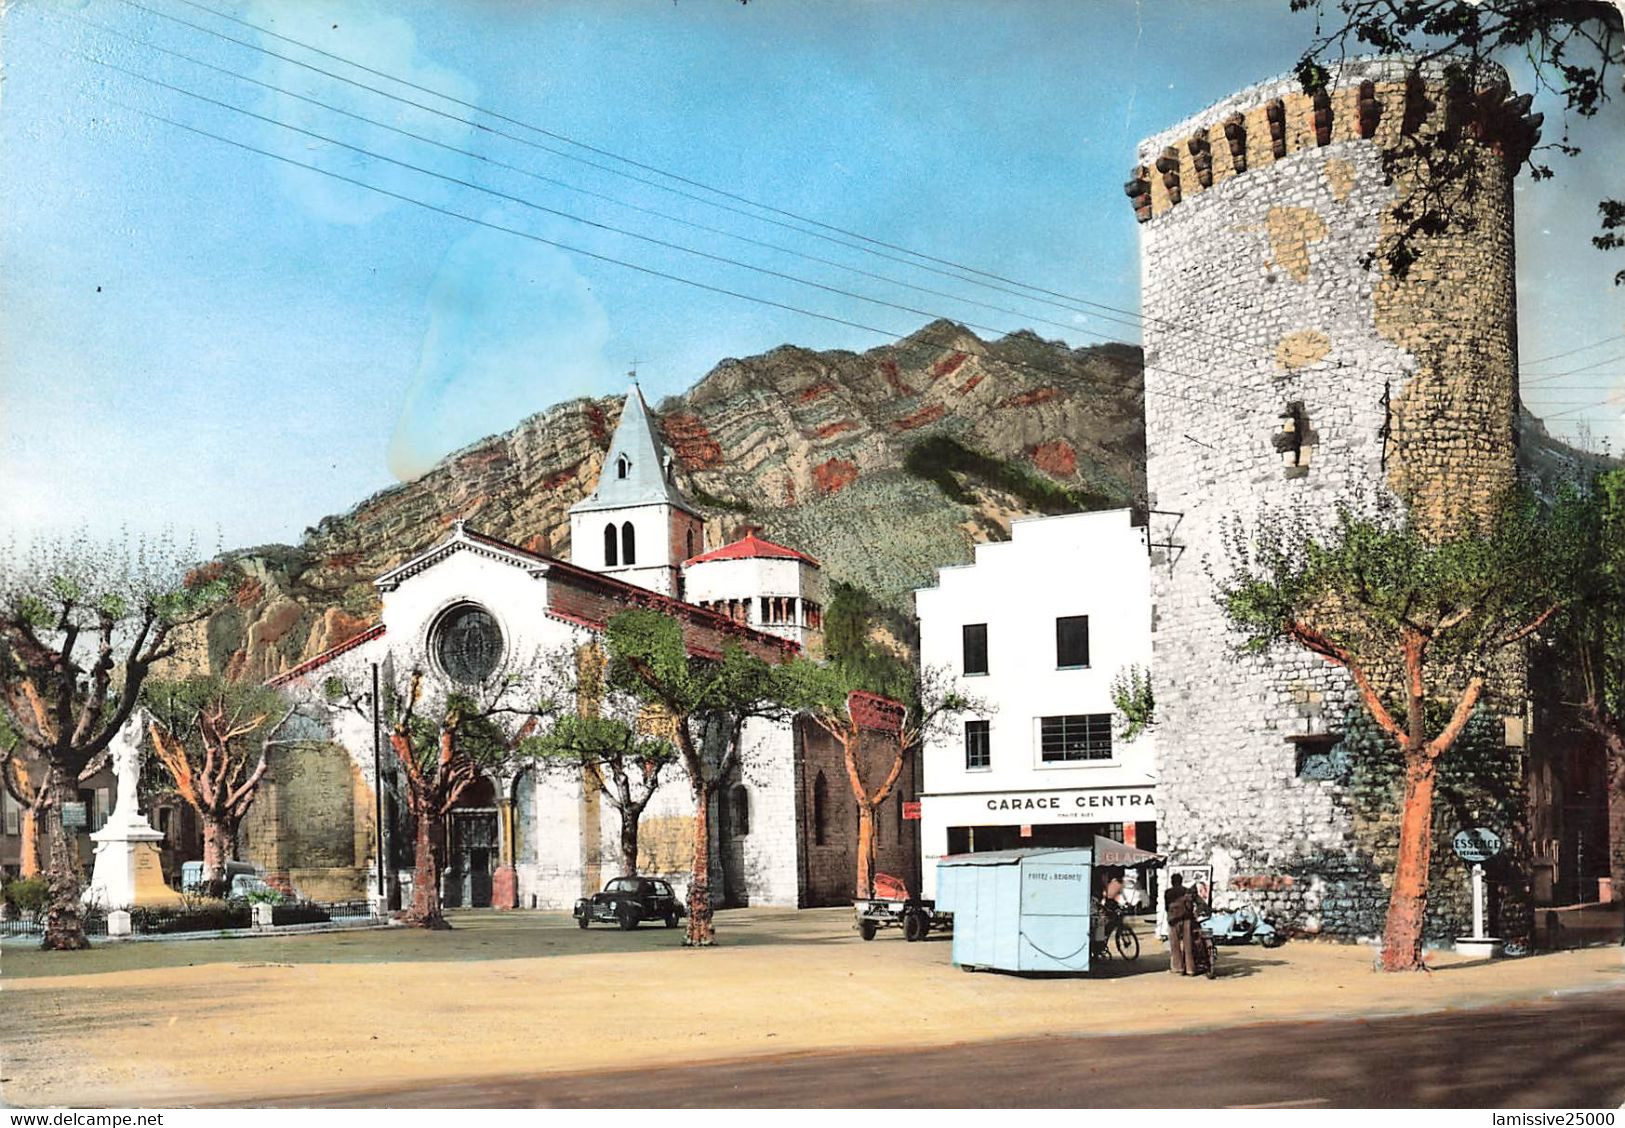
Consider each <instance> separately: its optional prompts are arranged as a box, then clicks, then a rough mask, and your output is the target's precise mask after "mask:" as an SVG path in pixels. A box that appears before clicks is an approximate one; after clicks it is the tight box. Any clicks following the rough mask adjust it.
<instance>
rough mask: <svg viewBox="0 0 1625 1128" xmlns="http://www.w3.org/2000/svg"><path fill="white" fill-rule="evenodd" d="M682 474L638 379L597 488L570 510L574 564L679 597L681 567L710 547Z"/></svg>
mask: <svg viewBox="0 0 1625 1128" xmlns="http://www.w3.org/2000/svg"><path fill="white" fill-rule="evenodd" d="M676 479H677V466H676V462H675V461H674V460H673V459H672V456H671V454H670V453H669V452H668V451H667V450H666V448H665V445H664V444H663V443H661V441H660V438H659V436H658V435H657V434H656V433H655V428H654V421H653V420H652V419H651V418H650V416H649V405H648V403H647V402H646V401H645V400H644V398H643V392H642V390H641V389H640V388H639V387H638V386H637V384H636V383H634V384H633V385H632V390H631V391H629V392H628V393H627V395H626V403H625V404H624V405H623V406H622V408H621V418H620V422H619V423H617V424H616V425H615V434H614V435H613V436H612V437H611V438H610V441H609V451H608V453H606V454H605V455H604V464H603V467H602V468H601V469H600V470H599V472H598V485H597V487H596V488H595V489H594V490H593V492H592V493H591V494H590V495H589V496H587V497H585V498H583V499H582V500H580V501H578V502H576V504H575V505H573V506H571V507H570V559H571V561H572V562H573V563H576V564H580V565H582V566H584V567H588V568H593V569H596V570H597V571H601V572H608V573H610V574H613V575H614V576H615V577H616V578H617V579H622V580H625V581H626V582H627V583H633V584H637V585H638V586H640V587H646V588H649V589H651V590H653V591H658V592H662V593H664V594H666V595H680V594H681V592H680V590H679V588H680V573H679V567H678V566H679V565H680V564H681V563H682V562H683V561H684V560H686V559H688V558H689V557H690V556H693V555H694V554H695V552H696V551H700V550H702V549H703V548H704V523H703V517H702V515H701V514H700V512H699V511H698V510H697V509H695V508H694V506H693V504H692V503H690V502H689V500H688V499H687V498H685V497H684V496H683V494H682V491H680V490H679V489H678V488H677V480H676ZM696 545H698V546H699V548H695V547H694V546H696Z"/></svg>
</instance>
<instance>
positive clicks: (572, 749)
mask: <svg viewBox="0 0 1625 1128" xmlns="http://www.w3.org/2000/svg"><path fill="white" fill-rule="evenodd" d="M520 752H521V753H522V754H524V755H526V756H532V757H535V758H537V759H540V760H549V761H554V762H561V763H567V764H579V765H582V766H586V767H591V766H595V765H610V764H618V765H637V766H639V767H644V766H647V767H648V768H654V767H656V766H658V765H664V764H669V763H671V762H672V760H674V759H675V758H676V756H677V751H676V749H674V748H673V747H672V745H671V741H669V740H662V739H660V738H658V737H649V736H644V735H642V734H641V733H639V732H638V729H637V726H636V725H635V724H632V723H629V722H627V721H625V720H622V719H620V718H618V717H579V716H573V715H571V716H563V717H560V718H559V719H558V720H556V721H554V722H553V725H552V727H551V728H549V729H548V730H547V731H546V732H544V733H542V734H541V735H540V736H535V737H531V738H530V739H528V740H526V741H525V742H524V743H523V744H522V745H521V746H520Z"/></svg>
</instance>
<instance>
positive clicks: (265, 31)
mask: <svg viewBox="0 0 1625 1128" xmlns="http://www.w3.org/2000/svg"><path fill="white" fill-rule="evenodd" d="M179 2H180V3H183V4H186V5H187V6H188V7H191V8H195V9H197V10H198V11H202V12H208V13H210V14H211V15H214V16H217V17H219V18H221V19H224V20H228V21H230V22H232V23H235V24H238V25H240V26H243V27H247V28H250V29H252V30H254V31H257V32H259V33H260V34H262V35H267V36H270V37H271V38H273V39H277V40H280V41H282V42H284V43H291V44H293V45H294V46H296V47H300V48H302V49H304V50H306V51H310V52H312V53H314V54H317V55H320V56H323V57H324V58H329V59H333V60H335V61H336V62H341V63H344V64H345V65H347V66H351V67H355V68H356V69H357V70H360V71H363V72H366V73H368V74H373V75H377V76H378V77H380V78H385V79H388V80H389V81H391V82H395V83H398V84H400V85H402V86H405V87H408V88H409V89H413V90H418V91H420V92H422V93H425V94H429V95H432V96H434V97H436V98H441V99H443V100H444V101H447V102H450V103H451V104H453V105H458V106H462V107H464V108H466V109H469V110H472V111H474V112H476V113H481V114H485V115H486V116H488V117H493V118H496V119H497V120H499V121H504V122H508V123H510V124H513V125H517V126H519V127H520V128H523V129H528V130H530V131H532V132H533V133H537V134H540V135H541V136H544V137H551V138H554V139H556V140H559V141H562V142H564V143H566V144H569V145H574V146H576V147H578V148H581V149H585V150H587V151H589V152H593V153H598V154H600V155H603V156H607V157H609V158H611V159H613V160H617V161H621V162H622V163H624V164H627V165H630V166H632V167H634V168H641V169H644V170H647V171H650V172H654V173H656V174H657V175H660V176H665V177H668V178H670V179H673V180H676V181H678V182H680V183H685V184H690V185H692V186H695V187H699V188H701V189H703V190H705V191H708V192H713V193H716V194H718V195H721V196H724V197H726V198H729V199H736V200H739V201H740V202H742V203H747V204H750V205H751V206H752V207H757V208H761V209H763V210H766V211H769V212H773V213H775V214H778V215H784V216H787V217H789V218H792V219H796V220H798V221H800V222H803V223H811V224H813V225H814V226H815V227H821V228H823V229H824V230H826V231H834V232H838V233H840V234H844V235H851V236H852V237H853V238H856V239H861V240H863V241H864V242H866V243H869V244H872V246H864V245H862V244H859V243H852V242H849V241H847V240H845V239H838V238H835V237H833V236H831V235H826V234H823V233H821V232H819V231H811V230H808V229H806V228H804V227H797V226H795V225H794V224H789V223H785V222H782V221H780V220H776V219H773V218H771V217H770V216H762V215H756V214H754V213H752V212H748V211H744V210H742V209H740V208H737V207H734V206H731V205H728V204H724V203H721V202H719V201H717V200H713V199H707V198H705V197H703V196H697V195H695V194H693V193H691V192H686V191H683V190H682V189H679V188H674V187H672V186H671V185H669V184H662V183H660V182H659V181H654V180H649V179H648V178H646V177H642V176H638V175H635V174H633V173H629V172H626V171H625V170H623V169H617V168H612V167H610V166H607V165H603V164H600V163H598V162H596V161H592V160H587V159H585V158H583V157H579V156H577V155H575V154H573V153H568V152H565V151H563V150H560V149H557V148H554V147H552V146H550V145H544V144H540V143H538V142H536V141H533V140H531V139H529V138H525V137H520V136H517V135H516V134H513V133H509V132H507V131H505V130H501V129H496V128H494V127H492V126H489V125H486V124H484V123H483V122H478V121H473V120H471V119H469V118H465V117H460V116H458V115H457V114H453V113H448V112H446V111H445V110H441V109H437V108H436V107H433V106H426V105H424V104H423V103H421V102H417V101H414V100H413V99H411V98H405V97H402V96H401V95H398V94H392V93H390V92H389V91H387V90H380V89H379V88H378V87H376V86H370V85H368V84H367V83H364V82H359V81H357V80H356V79H353V78H348V77H346V76H344V75H340V74H335V73H334V72H332V71H329V70H324V69H323V68H321V67H318V66H315V65H314V64H311V63H308V62H305V61H303V60H300V59H295V58H292V57H290V56H288V55H284V54H281V53H279V52H276V51H272V50H271V49H269V48H267V47H262V46H260V45H259V44H257V43H250V42H248V41H246V40H242V39H237V38H235V37H233V36H230V35H226V34H225V33H223V32H220V31H216V30H214V29H213V28H209V27H204V26H203V25H201V24H196V23H193V22H191V21H190V20H184V19H181V18H180V17H179V16H174V15H170V14H169V13H167V12H162V11H159V10H158V9H155V8H149V7H147V6H146V5H144V4H140V3H137V2H136V0H120V3H123V4H125V5H127V6H128V7H131V8H135V9H137V10H138V11H142V12H146V13H148V14H150V15H154V16H157V17H158V18H160V19H164V20H169V21H170V22H172V23H176V24H179V25H181V26H182V27H188V28H191V29H192V30H194V31H199V32H202V33H203V34H205V35H210V36H213V37H215V38H217V39H220V40H223V41H225V42H227V43H234V44H236V45H238V46H240V47H245V48H247V49H248V50H251V51H257V52H259V53H261V54H265V55H269V56H270V57H272V58H275V59H281V60H282V61H284V62H288V63H292V64H293V65H294V66H297V67H302V68H304V69H306V70H309V71H312V72H314V73H316V74H320V75H323V76H325V77H327V78H331V79H333V80H335V81H338V82H343V83H347V84H349V85H351V86H355V87H357V88H358V89H361V90H366V91H369V92H370V93H373V94H376V95H378V96H379V97H382V98H388V99H390V100H392V101H396V102H400V103H402V104H404V105H408V106H412V107H414V108H415V109H419V110H422V111H424V112H426V113H431V114H435V115H437V116H439V117H442V118H445V119H447V120H449V121H455V122H459V123H461V124H463V125H467V126H470V127H472V128H474V129H479V130H482V131H484V132H487V133H491V134H493V135H495V136H499V137H505V138H507V139H509V140H511V141H517V142H518V143H519V144H521V145H526V146H529V147H530V148H533V149H537V150H539V151H541V152H546V153H551V154H553V155H554V156H558V157H562V158H563V159H565V160H570V161H575V162H576V163H578V164H583V165H585V166H587V167H589V168H595V169H598V170H599V171H601V172H607V173H609V174H610V175H612V176H619V177H623V178H625V179H628V180H631V181H634V182H635V183H639V184H644V185H647V186H649V187H652V188H656V189H659V190H660V191H663V192H670V193H672V194H674V195H677V196H680V197H683V198H685V199H689V200H693V201H695V202H696V203H699V204H702V205H704V206H706V207H714V208H719V209H721V210H723V211H728V212H732V213H733V214H736V215H740V216H744V217H745V218H747V219H750V220H752V221H754V222H758V223H769V224H772V225H774V226H776V227H781V228H784V229H786V230H789V231H794V232H797V233H798V234H801V235H809V236H812V237H813V238H817V239H823V240H825V241H826V242H831V243H834V244H837V245H839V246H844V247H847V248H849V249H852V250H856V251H859V252H861V253H863V254H869V255H875V256H877V257H879V258H884V259H889V260H891V261H893V262H898V263H901V264H903V265H904V266H907V267H910V268H911V269H915V270H925V271H929V272H930V273H933V274H938V275H941V276H943V277H946V278H954V279H957V280H959V281H962V282H968V283H970V284H972V285H975V286H981V287H983V288H985V289H989V290H994V291H998V292H1000V293H1005V294H1011V295H1013V296H1015V297H1019V298H1022V299H1023V300H1026V301H1037V302H1042V303H1043V304H1046V305H1051V306H1055V307H1057V308H1059V309H1064V310H1067V311H1069V312H1072V313H1083V314H1086V315H1089V316H1097V317H1101V319H1102V320H1111V319H1108V318H1106V317H1104V315H1102V314H1100V313H1094V312H1092V311H1093V310H1106V311H1109V312H1111V313H1116V314H1121V315H1124V316H1127V317H1130V318H1133V319H1134V320H1135V322H1136V323H1141V324H1161V325H1162V326H1164V327H1165V328H1167V329H1169V330H1170V331H1175V332H1187V333H1197V334H1201V335H1203V336H1208V337H1212V338H1214V339H1216V340H1224V341H1230V342H1231V343H1234V344H1238V345H1241V346H1242V347H1243V348H1246V347H1247V343H1246V342H1244V341H1241V340H1240V339H1239V338H1235V337H1228V336H1225V335H1223V334H1217V333H1212V332H1211V331H1209V330H1205V329H1200V328H1197V327H1195V326H1190V325H1181V324H1179V323H1178V322H1173V321H1168V320H1166V319H1163V318H1153V317H1147V316H1146V315H1144V314H1142V313H1139V312H1137V311H1134V310H1127V309H1122V308H1120V307H1117V306H1112V305H1107V304H1105V303H1103V302H1096V301H1092V300H1090V299H1088V298H1080V297H1076V296H1074V295H1069V294H1064V293H1060V292H1057V291H1053V290H1047V289H1044V288H1043V287H1039V286H1033V285H1029V284H1027V283H1024V282H1020V281H1017V280H1014V279H1008V278H1005V277H1003V276H1002V275H998V274H993V273H990V272H988V271H984V270H979V269H977V268H975V267H970V266H965V265H962V264H959V263H955V262H953V261H952V260H947V259H939V258H936V257H934V256H931V255H926V254H922V253H921V252H917V251H911V250H909V249H908V248H906V247H899V246H896V245H894V244H891V243H886V242H884V241H882V240H877V239H873V238H870V237H869V236H866V235H862V234H860V233H858V232H849V231H846V230H845V229H844V228H840V227H834V226H831V225H829V224H825V223H822V222H820V221H818V220H815V219H811V218H808V217H804V216H800V215H797V214H796V213H794V212H789V211H784V210H783V209H780V208H775V207H772V206H770V205H767V204H760V203H757V202H755V201H752V200H749V199H748V198H746V197H743V196H738V195H736V194H734V193H731V192H727V191H725V190H723V189H718V188H713V187H711V186H709V185H705V184H702V183H700V182H698V181H693V180H689V179H687V178H686V177H683V176H680V175H678V174H676V173H671V172H667V171H665V170H663V169H660V168H657V167H655V166H653V165H646V164H643V163H641V162H639V161H636V160H633V159H631V158H629V157H624V156H621V155H619V154H617V153H614V152H612V151H610V150H608V149H602V148H598V147H596V146H593V145H588V144H586V143H585V142H581V141H577V140H575V139H574V138H571V137H568V136H566V135H564V134H560V133H555V132H553V131H551V130H548V129H545V128H543V127H541V126H537V125H532V124H530V123H528V122H525V121H521V120H520V119H518V118H514V117H509V116H508V115H506V114H502V113H499V112H497V111H495V110H487V109H484V108H482V107H480V106H478V105H476V104H475V103H473V102H467V101H464V100H463V99H460V98H457V97H455V96H453V95H450V94H446V93H444V92H443V91H439V90H435V89H434V88H432V87H429V86H424V85H421V84H419V83H415V82H412V81H410V80H409V79H404V78H400V77H398V76H396V75H392V74H390V73H389V72H387V71H383V70H379V69H377V68H374V67H369V66H367V65H366V64H365V63H358V62H356V61H354V60H353V59H349V58H346V57H345V56H343V55H338V54H335V53H333V52H331V51H326V50H323V49H322V48H320V47H316V46H314V45H312V44H309V43H305V42H303V41H302V40H298V39H294V38H292V37H290V36H286V35H282V34H281V33H279V32H275V31H272V30H270V29H269V28H266V27H262V26H261V25H259V24H256V23H253V22H251V21H249V20H244V19H241V18H239V17H237V16H233V15H231V14H229V13H226V12H221V11H218V10H216V9H214V8H210V7H208V6H207V5H204V4H198V3H194V2H193V0H179ZM875 247H890V248H892V249H894V250H899V251H902V252H903V253H905V254H909V255H913V256H915V257H916V258H921V259H925V260H927V261H928V262H937V263H941V264H943V265H946V266H952V267H954V268H955V269H956V270H960V271H969V272H970V274H972V275H980V276H981V277H970V276H967V275H966V274H962V273H954V272H953V271H946V270H941V269H938V268H937V267H933V266H929V265H927V264H926V263H924V262H915V261H912V260H911V259H905V258H899V257H897V256H896V255H892V254H888V253H886V252H885V251H879V250H875V249H874V248H875ZM842 268H843V269H853V268H851V267H846V266H844V265H843V267H842ZM983 279H994V280H995V281H996V282H1006V283H1009V284H1010V285H1014V286H1019V287H1021V288H1022V289H1025V290H1029V291H1033V293H1026V294H1024V293H1020V292H1018V291H1016V290H1011V289H1009V288H1007V287H1006V286H1002V285H995V284H994V283H992V282H988V281H984V280H983ZM1039 295H1048V297H1043V296H1039ZM1055 298H1058V299H1063V301H1055V300H1051V299H1055ZM1063 302H1072V303H1074V304H1073V305H1066V304H1063ZM1079 305H1081V306H1086V307H1089V308H1087V309H1078V308H1076V307H1077V306H1079Z"/></svg>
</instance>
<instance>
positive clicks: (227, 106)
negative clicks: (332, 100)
mask: <svg viewBox="0 0 1625 1128" xmlns="http://www.w3.org/2000/svg"><path fill="white" fill-rule="evenodd" d="M69 53H71V54H73V55H75V56H77V57H79V58H83V59H85V60H86V61H87V62H91V63H94V64H96V65H98V66H102V67H106V68H107V69H109V70H114V71H117V72H119V73H121V74H126V75H129V76H130V77H132V78H135V79H138V80H140V81H142V82H146V83H149V84H151V85H153V86H157V87H160V88H162V89H165V90H171V91H174V92H175V93H178V94H183V95H185V96H187V97H189V98H194V99H196V100H197V101H200V102H204V103H206V104H208V105H212V106H217V107H219V108H220V109H224V110H229V111H232V112H234V113H238V114H241V115H243V116H245V117H250V118H254V119H255V120H257V121H262V122H265V123H266V124H268V125H275V126H278V127H280V128H282V129H286V130H289V131H290V132H293V133H299V134H302V135H304V136H306V137H310V138H313V139H315V140H317V141H322V142H325V143H327V144H330V145H336V146H338V147H339V148H342V149H348V150H350V151H351V152H353V153H357V154H359V155H361V156H364V157H368V158H370V159H373V160H379V161H384V162H386V163H388V164H392V165H396V166H398V167H400V168H404V169H407V170H409V171H411V172H415V173H419V174H421V175H424V176H430V177H434V178H435V179H437V180H443V181H446V182H447V183H450V184H456V185H459V186H461V187H464V188H471V189H473V190H475V191H478V192H484V193H486V194H487V195H490V196H494V197H496V198H498V199H501V200H507V201H509V202H510V203H515V204H519V205H520V206H521V207H527V208H531V209H532V210H535V211H540V212H543V213H546V214H548V215H554V216H558V217H560V218H562V219H567V220H571V221H573V222H576V223H581V224H584V225H586V226H589V227H595V228H598V229H600V230H603V231H608V232H612V233H614V234H617V235H623V236H626V237H629V238H632V239H637V240H640V241H642V242H646V243H650V244H652V245H655V246H659V247H664V248H666V249H669V250H676V251H681V252H683V253H686V254H690V255H695V256H697V257H700V258H704V259H709V260H712V261H715V262H719V263H724V264H726V265H729V266H736V267H740V268H742V269H745V270H751V271H754V272H756V273H759V274H763V275H767V276H769V277H774V278H779V279H783V280H786V281H790V282H795V283H798V284H800V285H803V286H809V287H812V288H814V289H818V290H824V291H826V292H828V293H832V294H836V295H838V296H841V297H847V298H854V299H856V300H859V301H864V302H868V303H870V304H872V305H877V306H882V307H885V308H889V309H894V310H897V311H899V312H903V313H911V314H914V315H915V316H917V317H925V318H929V319H932V320H953V319H950V318H942V317H940V315H938V314H936V313H933V312H932V311H930V310H925V309H917V308H915V307H913V306H905V305H902V304H900V303H897V302H889V301H886V300H884V299H882V298H875V297H871V296H869V295H866V294H861V293H857V292H855V291H852V290H844V289H841V288H840V287H836V286H827V285H825V284H823V283H821V282H816V281H813V280H811V279H806V278H801V277H798V276H796V275H793V274H787V273H785V272H783V271H777V270H772V269H770V268H767V267H762V266H756V265H754V264H752V263H748V262H743V261H741V260H738V259H731V258H728V257H726V256H723V255H715V254H712V253H710V252H708V251H702V250H698V249H696V248H693V247H687V246H684V245H683V244H680V243H672V242H669V241H667V240H664V239H659V238H656V237H655V236H652V235H644V234H642V233H640V232H636V231H630V230H627V229H625V228H620V227H615V226H613V225H611V224H606V223H601V222H598V221H597V220H591V219H586V218H584V217H582V216H577V215H574V214H572V213H570V212H565V211H560V210H559V209H557V208H550V207H547V206H545V205H543V204H538V203H535V202H533V201H530V200H526V199H524V198H523V197H520V196H515V195H511V194H509V193H507V192H501V191H498V190H497V189H494V188H488V187H486V186H484V185H482V184H478V183H476V182H474V181H471V180H464V179H462V178H461V177H456V176H451V175H448V174H446V173H441V172H436V171H434V170H433V169H427V168H423V167H422V166H420V165H415V164H412V163H411V162H409V161H402V160H398V159H396V158H395V157H390V156H386V155H384V154H382V153H375V152H373V151H372V150H370V149H366V148H363V147H361V146H359V145H352V144H350V143H349V142H346V141H340V140H338V139H337V138H334V137H329V136H327V135H326V134H322V133H318V132H316V131H314V130H309V129H305V128H303V127H301V126H297V125H291V124H289V123H288V122H285V121H280V120H278V119H276V118H273V117H269V116H267V115H265V114H259V113H255V112H254V111H252V110H245V109H243V108H242V107H240V106H234V105H232V104H231V103H229V102H223V101H220V100H219V99H216V98H210V97H208V96H207V95H204V94H199V93H197V92H195V91H192V90H187V89H186V88H184V87H181V86H176V85H174V84H173V83H168V82H164V81H162V80H161V79H156V78H151V77H148V76H147V75H143V74H141V73H139V72H137V71H133V70H130V69H129V68H127V67H121V66H119V65H117V64H116V63H109V62H105V61H103V60H100V59H95V58H92V57H91V56H88V55H84V54H83V53H81V52H78V51H70V52H69ZM958 324H961V325H964V326H966V327H968V328H972V329H980V330H983V331H985V332H988V333H993V334H999V335H1008V334H1007V333H1006V331H1004V330H1001V329H999V328H998V327H996V326H992V325H983V324H981V323H979V322H975V321H966V320H959V321H958ZM893 335H895V334H893ZM1107 359H1109V358H1107ZM1147 367H1150V368H1154V369H1155V370H1156V371H1165V372H1169V373H1170V374H1171V375H1176V376H1180V377H1183V378H1185V379H1197V377H1194V376H1191V375H1190V374H1189V373H1184V372H1177V371H1175V370H1172V369H1163V368H1161V367H1158V366H1146V365H1144V364H1143V362H1142V369H1144V368H1147ZM1208 383H1209V384H1210V386H1219V385H1216V384H1214V383H1213V382H1212V381H1209V382H1208ZM1223 386H1224V387H1227V388H1230V389H1232V390H1234V391H1236V392H1241V393H1245V392H1246V389H1244V388H1241V387H1240V386H1238V385H1235V384H1224V385H1223ZM1157 394H1161V393H1160V392H1159V393H1157ZM1179 398H1183V397H1179ZM1207 402H1213V401H1207Z"/></svg>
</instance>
